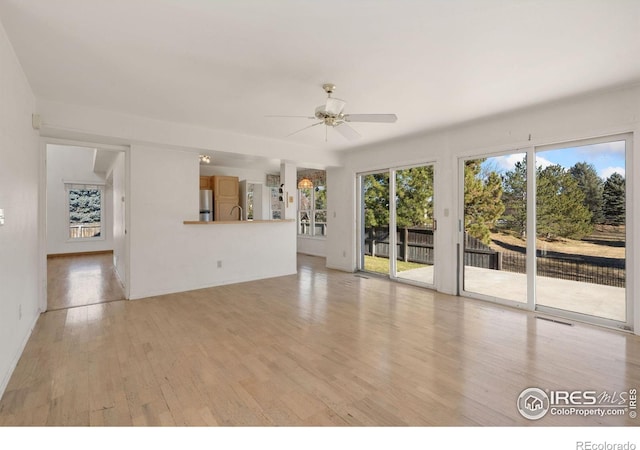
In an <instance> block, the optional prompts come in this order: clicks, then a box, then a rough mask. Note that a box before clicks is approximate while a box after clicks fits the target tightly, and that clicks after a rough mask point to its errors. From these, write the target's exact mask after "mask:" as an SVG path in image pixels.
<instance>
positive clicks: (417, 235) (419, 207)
mask: <svg viewBox="0 0 640 450" xmlns="http://www.w3.org/2000/svg"><path fill="white" fill-rule="evenodd" d="M434 233H435V230H434V220H433V166H432V165H426V166H417V167H411V168H408V169H401V170H397V171H396V255H395V258H396V261H397V262H396V273H395V276H396V277H398V278H400V279H404V280H411V281H415V282H418V283H425V284H433V280H434V278H433V274H434V263H435V260H434V243H435V239H434Z"/></svg>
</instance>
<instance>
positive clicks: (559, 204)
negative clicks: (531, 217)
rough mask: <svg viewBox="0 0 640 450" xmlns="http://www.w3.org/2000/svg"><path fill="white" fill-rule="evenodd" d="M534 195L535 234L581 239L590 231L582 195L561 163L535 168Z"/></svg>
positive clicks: (590, 226)
mask: <svg viewBox="0 0 640 450" xmlns="http://www.w3.org/2000/svg"><path fill="white" fill-rule="evenodd" d="M536 194H537V196H536V208H537V233H538V236H540V237H544V238H547V239H555V238H558V237H564V238H571V239H581V238H583V237H584V236H586V235H587V234H590V233H591V232H592V231H593V226H592V223H591V212H590V211H589V209H588V208H587V207H586V206H585V195H584V193H583V192H582V190H581V189H580V186H579V185H578V182H577V181H576V179H575V178H574V177H573V176H572V175H571V174H570V173H569V172H568V171H567V170H566V169H564V168H563V167H562V166H560V165H551V166H548V167H545V168H544V169H542V168H540V167H539V168H538V169H537V192H536Z"/></svg>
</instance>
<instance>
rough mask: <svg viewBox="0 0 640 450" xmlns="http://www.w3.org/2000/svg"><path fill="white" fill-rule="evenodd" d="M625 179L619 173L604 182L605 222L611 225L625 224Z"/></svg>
mask: <svg viewBox="0 0 640 450" xmlns="http://www.w3.org/2000/svg"><path fill="white" fill-rule="evenodd" d="M625 184H626V183H625V179H624V177H623V176H622V175H620V174H619V173H617V172H616V173H613V174H612V175H611V176H610V177H609V178H607V180H606V181H605V182H604V189H603V194H602V197H603V200H604V202H603V208H602V209H603V212H604V221H605V223H606V224H609V225H623V224H624V223H625V211H626V208H625Z"/></svg>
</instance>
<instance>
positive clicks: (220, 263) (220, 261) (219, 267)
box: [218, 260, 222, 269]
mask: <svg viewBox="0 0 640 450" xmlns="http://www.w3.org/2000/svg"><path fill="white" fill-rule="evenodd" d="M218 269H222V260H218Z"/></svg>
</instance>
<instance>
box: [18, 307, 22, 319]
mask: <svg viewBox="0 0 640 450" xmlns="http://www.w3.org/2000/svg"><path fill="white" fill-rule="evenodd" d="M18 320H22V305H18Z"/></svg>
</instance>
